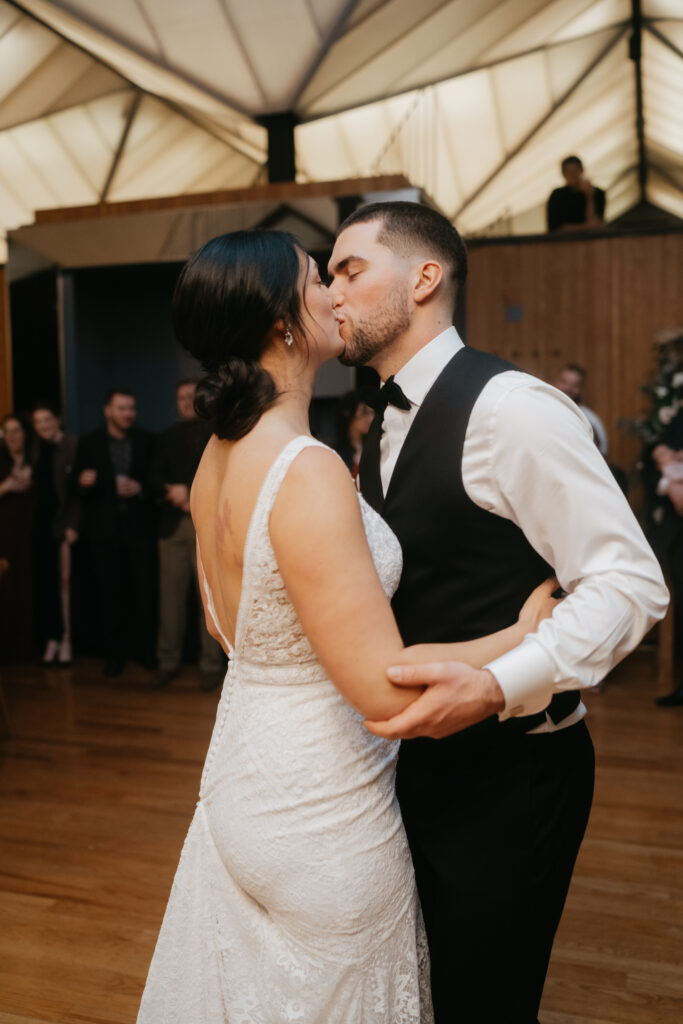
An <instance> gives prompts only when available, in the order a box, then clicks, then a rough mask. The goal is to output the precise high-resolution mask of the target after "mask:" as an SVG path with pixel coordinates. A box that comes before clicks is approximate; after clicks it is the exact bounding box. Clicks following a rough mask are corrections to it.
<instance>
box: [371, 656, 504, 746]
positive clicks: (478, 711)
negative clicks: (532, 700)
mask: <svg viewBox="0 0 683 1024" xmlns="http://www.w3.org/2000/svg"><path fill="white" fill-rule="evenodd" d="M387 676H388V677H389V679H390V680H391V682H392V683H395V684H396V685H397V686H424V687H426V689H425V691H424V693H423V694H422V696H421V697H418V698H417V700H415V701H413V703H412V704H409V705H408V707H407V708H406V709H405V711H401V713H400V714H398V715H394V717H393V718H389V719H387V721H385V722H370V721H366V722H365V727H366V729H369V731H370V732H372V733H374V734H375V736H383V737H384V738H385V739H389V740H398V739H402V740H412V739H415V738H416V737H417V736H430V737H431V738H432V739H435V740H440V739H443V737H444V736H450V735H451V733H454V732H460V730H461V729H467V727H468V726H470V725H475V723H476V722H481V721H483V719H485V718H488V717H489V716H490V715H495V714H496V713H497V712H498V711H502V710H503V708H504V707H505V699H504V697H503V691H502V690H501V688H500V686H499V685H498V682H497V681H496V679H495V677H494V676H493V674H492V673H491V672H489V671H488V669H479V668H472V667H471V666H470V665H465V664H464V663H463V662H460V661H444V662H432V663H431V664H426V665H397V666H393V667H392V668H389V669H387Z"/></svg>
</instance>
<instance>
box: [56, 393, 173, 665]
mask: <svg viewBox="0 0 683 1024" xmlns="http://www.w3.org/2000/svg"><path fill="white" fill-rule="evenodd" d="M136 415H137V411H136V405H135V396H134V395H133V394H132V393H131V392H129V391H126V390H124V389H120V388H116V389H113V390H111V391H110V392H108V394H107V396H106V399H105V405H104V417H105V426H104V427H101V428H100V429H99V430H95V431H93V433H91V434H87V435H86V436H84V437H82V438H81V439H80V441H79V443H78V450H77V453H76V462H75V466H74V473H73V478H74V480H75V481H76V483H77V488H78V493H79V495H80V499H81V503H82V509H83V534H84V536H85V537H86V538H87V540H88V543H89V547H90V552H91V557H92V563H93V570H94V573H95V577H96V580H97V589H98V596H99V612H100V620H101V635H102V646H103V649H104V659H105V660H104V674H105V675H108V676H118V675H120V674H121V673H122V672H123V668H124V665H125V661H126V656H127V654H128V653H129V651H130V653H132V654H133V656H134V657H135V658H136V660H137V661H139V662H140V664H141V665H143V666H144V667H145V668H147V669H153V668H154V667H155V665H156V659H155V655H154V641H155V596H156V594H155V589H156V588H155V558H154V512H153V505H152V502H151V500H150V495H149V488H148V485H147V480H148V475H149V469H150V463H151V459H152V452H153V436H152V434H150V433H148V432H147V431H146V430H142V429H140V428H139V427H136V426H135V419H136ZM126 626H128V630H126Z"/></svg>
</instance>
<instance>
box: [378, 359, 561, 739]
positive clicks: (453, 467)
mask: <svg viewBox="0 0 683 1024" xmlns="http://www.w3.org/2000/svg"><path fill="white" fill-rule="evenodd" d="M514 369H516V367H514V366H511V365H510V364H509V363H506V362H504V361H503V360H501V359H498V358H496V357H495V356H491V355H487V354H486V353H484V352H478V351H477V350H475V349H471V348H463V349H460V350H459V351H458V352H457V353H456V355H455V356H454V357H453V358H452V359H451V360H450V362H449V363H448V365H447V366H446V367H445V369H444V370H443V372H442V373H441V374H440V376H439V377H438V378H437V380H436V382H435V383H434V385H433V387H432V388H431V389H430V391H429V392H428V394H427V396H426V397H425V399H424V402H423V404H422V406H421V407H420V409H419V410H418V412H417V415H416V416H415V419H414V421H413V424H412V426H411V428H410V430H409V432H408V436H407V437H406V439H405V442H404V444H403V447H402V448H401V452H400V454H399V457H398V460H397V462H396V466H395V468H394V472H393V474H392V477H391V481H390V483H389V488H388V490H387V493H386V497H385V498H384V499H383V498H382V490H381V480H380V476H379V436H378V435H379V426H378V423H375V424H373V428H374V429H371V433H370V434H369V435H368V439H367V443H366V449H365V452H364V455H363V459H362V461H361V466H360V483H361V490H362V493H363V495H364V496H365V498H366V500H368V501H369V502H370V503H371V504H372V505H374V507H375V508H376V509H377V511H378V512H380V513H381V515H382V517H383V518H384V519H385V520H386V522H387V523H388V524H389V526H390V527H391V529H392V530H393V531H394V533H395V534H396V536H397V537H398V539H399V541H400V543H401V547H402V549H403V574H402V576H401V582H400V585H399V588H398V590H397V591H396V594H395V595H394V600H393V609H394V614H395V616H396V621H397V622H398V627H399V629H400V631H401V636H402V637H403V640H404V642H405V643H406V644H407V645H410V644H420V643H453V642H457V641H464V640H473V639H475V638H476V637H480V636H485V635H486V634H489V633H495V632H497V631H498V630H500V629H504V628H505V627H507V626H510V625H512V624H513V623H514V622H516V621H517V618H518V616H519V612H520V609H521V607H522V605H523V604H524V602H525V601H526V599H527V597H528V596H529V594H530V593H531V591H532V590H533V589H534V588H535V587H536V586H538V584H539V583H541V582H542V581H543V580H544V579H547V578H548V576H551V575H552V573H553V570H552V569H551V567H550V566H549V565H548V564H547V563H546V562H545V561H544V560H543V559H542V558H541V556H540V555H539V554H537V552H536V551H535V550H534V549H533V548H532V546H531V544H530V543H529V541H528V540H527V539H526V537H525V536H524V534H523V533H522V531H521V530H520V529H519V527H518V526H515V524H514V523H512V522H511V521H510V520H508V519H503V518H501V517H500V516H498V515H495V514H493V513H491V512H487V511H486V510H485V509H483V508H480V507H479V506H478V505H475V504H474V502H473V501H471V500H470V498H469V497H468V496H467V494H466V492H465V488H464V485H463V480H462V453H463V445H464V441H465V434H466V432H467V426H468V423H469V419H470V414H471V412H472V409H473V407H474V404H475V402H476V400H477V398H478V397H479V394H480V393H481V391H482V389H483V388H484V386H485V385H486V384H487V383H488V381H489V380H491V378H492V377H494V376H495V375H496V374H498V373H502V372H504V371H506V370H514ZM578 703H579V697H578V693H576V692H573V693H571V694H562V695H561V696H556V697H555V698H554V699H553V702H552V704H551V705H550V707H549V708H548V711H549V713H550V715H551V717H552V718H553V719H554V720H556V721H559V720H561V719H562V718H563V717H565V716H566V715H567V714H569V713H570V711H572V710H573V708H575V707H576V706H577V705H578ZM544 720H545V715H544V714H543V713H541V714H540V715H534V716H529V717H527V718H524V717H518V718H512V719H508V720H507V721H506V722H504V723H500V722H498V719H497V716H493V717H491V718H489V719H487V720H486V721H485V722H482V723H480V724H479V725H476V726H473V727H472V728H471V729H467V730H466V731H465V732H463V733H458V734H456V735H455V736H451V737H448V738H447V739H446V740H441V741H439V742H438V743H435V742H434V741H432V740H415V741H413V742H412V743H411V744H410V746H411V747H413V746H414V745H415V744H417V745H418V746H420V747H423V746H425V745H426V746H428V747H430V748H435V747H439V748H442V749H441V751H440V755H439V757H441V756H443V755H446V756H447V750H446V749H444V744H445V745H447V746H448V747H453V746H454V745H455V746H459V747H467V748H471V747H475V748H478V747H479V746H488V745H489V744H490V743H491V742H494V743H495V742H497V737H498V736H500V738H502V736H503V732H502V730H510V729H515V730H522V731H524V732H526V731H528V730H529V729H531V728H533V727H534V726H535V725H537V724H539V723H540V722H541V721H544ZM434 753H436V751H434ZM452 753H453V754H456V750H455V749H453V750H452ZM402 756H403V755H402Z"/></svg>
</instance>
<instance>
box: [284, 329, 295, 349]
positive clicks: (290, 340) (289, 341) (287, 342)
mask: <svg viewBox="0 0 683 1024" xmlns="http://www.w3.org/2000/svg"><path fill="white" fill-rule="evenodd" d="M293 342H294V338H293V337H292V332H291V330H290V328H289V327H288V328H287V329H286V330H285V345H286V346H287V348H291V346H292V344H293Z"/></svg>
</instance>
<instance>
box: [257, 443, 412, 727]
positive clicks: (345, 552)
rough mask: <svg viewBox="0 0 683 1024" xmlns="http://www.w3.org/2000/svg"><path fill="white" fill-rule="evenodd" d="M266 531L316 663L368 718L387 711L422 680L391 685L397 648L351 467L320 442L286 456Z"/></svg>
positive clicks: (401, 704)
mask: <svg viewBox="0 0 683 1024" xmlns="http://www.w3.org/2000/svg"><path fill="white" fill-rule="evenodd" d="M270 538H271V542H272V545H273V550H274V552H275V557H276V558H277V563H278V567H279V569H280V573H281V575H282V578H283V580H284V583H285V586H286V588H287V592H288V594H289V597H290V599H291V601H292V604H293V605H294V608H295V609H296V612H297V615H298V616H299V619H300V620H301V624H302V626H303V628H304V630H305V632H306V635H307V637H308V639H309V641H310V643H311V646H312V647H313V650H314V651H315V653H316V655H317V657H318V659H319V661H320V663H321V665H322V666H323V668H324V669H325V671H326V672H327V674H328V675H329V677H330V679H331V680H332V682H333V683H334V684H335V686H336V687H337V688H338V689H339V691H340V692H341V693H342V695H343V696H344V697H345V698H346V700H348V702H349V703H350V704H351V705H353V707H355V708H356V710H358V711H359V712H360V713H361V714H362V715H364V716H365V717H367V718H378V719H379V718H388V717H390V716H392V715H395V714H397V713H398V712H399V711H402V710H403V709H404V708H405V707H407V706H408V704H410V703H411V702H412V701H413V700H415V698H416V697H418V696H419V695H420V693H421V692H422V688H421V687H419V688H418V687H415V688H411V689H407V688H405V687H398V686H394V684H393V683H391V682H390V681H389V680H388V679H387V676H386V668H387V666H388V665H391V664H394V663H395V662H396V660H397V659H398V658H400V657H401V654H402V652H403V642H402V640H401V636H400V634H399V631H398V627H397V625H396V621H395V619H394V616H393V613H392V610H391V605H390V603H389V600H388V599H387V597H386V595H385V593H384V591H383V589H382V585H381V583H380V581H379V578H378V576H377V572H376V570H375V566H374V563H373V561H372V556H371V554H370V549H369V547H368V543H367V539H366V536H365V530H364V528H363V521H362V517H361V512H360V506H359V503H358V496H357V494H356V492H355V489H354V486H353V483H352V480H351V477H350V475H349V471H348V470H347V468H346V466H345V465H344V464H343V463H342V462H341V460H340V459H339V458H338V457H337V456H336V455H335V454H334V453H332V452H330V451H327V450H326V449H324V448H317V447H310V448H306V449H305V450H304V451H303V452H301V454H300V455H298V456H297V458H296V459H295V460H294V462H293V463H292V465H291V467H290V469H289V471H288V473H287V476H286V477H285V479H284V481H283V483H282V486H281V487H280V490H279V492H278V495H277V498H276V499H275V504H274V506H273V510H272V512H271V516H270Z"/></svg>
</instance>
